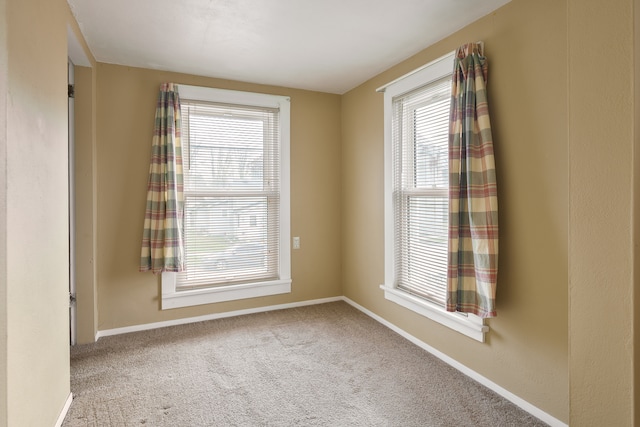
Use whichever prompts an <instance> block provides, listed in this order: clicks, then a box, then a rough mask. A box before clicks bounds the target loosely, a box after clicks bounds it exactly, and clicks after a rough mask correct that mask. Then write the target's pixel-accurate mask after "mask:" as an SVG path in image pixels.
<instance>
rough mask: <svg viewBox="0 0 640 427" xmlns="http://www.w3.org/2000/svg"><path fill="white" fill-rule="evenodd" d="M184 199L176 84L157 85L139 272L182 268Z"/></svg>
mask: <svg viewBox="0 0 640 427" xmlns="http://www.w3.org/2000/svg"><path fill="white" fill-rule="evenodd" d="M183 209H184V200H183V181H182V144H181V141H180V97H179V96H178V86H177V85H175V84H173V83H163V84H162V85H161V86H160V93H159V95H158V103H157V106H156V119H155V127H154V131H153V140H152V144H151V165H150V166H149V181H148V184H147V208H146V212H145V215H144V230H143V234H142V251H141V254H140V271H152V272H153V273H161V272H164V271H174V272H179V271H182V270H183V269H184V243H183V233H182V218H183Z"/></svg>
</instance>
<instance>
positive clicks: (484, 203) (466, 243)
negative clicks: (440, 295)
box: [447, 43, 498, 317]
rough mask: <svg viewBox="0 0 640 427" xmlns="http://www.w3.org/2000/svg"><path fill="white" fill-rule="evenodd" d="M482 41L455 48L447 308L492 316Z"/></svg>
mask: <svg viewBox="0 0 640 427" xmlns="http://www.w3.org/2000/svg"><path fill="white" fill-rule="evenodd" d="M482 50H483V49H482V46H481V43H469V44H465V45H463V46H461V47H460V48H458V50H457V52H456V57H455V59H454V72H453V82H452V89H451V96H452V98H451V112H450V124H449V215H450V218H449V268H448V274H447V276H448V278H447V311H457V312H463V313H473V314H476V315H478V316H480V317H494V316H496V309H495V296H496V279H497V276H498V198H497V186H496V171H495V162H494V157H493V141H492V137H491V125H490V123H489V108H488V104H487V91H486V83H487V62H486V58H485V57H484V56H483V52H482Z"/></svg>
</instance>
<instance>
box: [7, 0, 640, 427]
mask: <svg viewBox="0 0 640 427" xmlns="http://www.w3.org/2000/svg"><path fill="white" fill-rule="evenodd" d="M1 1H3V0H0V2H1ZM9 1H10V2H11V1H12V0H9ZM13 1H15V0H13ZM600 3H601V2H598V1H597V0H587V2H584V1H578V0H562V1H557V0H542V1H532V0H513V1H512V2H511V3H509V4H508V5H507V6H505V7H503V8H501V9H500V10H498V11H496V12H495V13H492V14H490V15H488V16H487V17H485V18H482V19H480V20H479V21H477V22H475V23H473V24H471V25H469V26H467V27H465V28H464V29H462V30H460V31H458V32H456V33H455V34H453V35H452V36H450V37H447V38H446V39H444V40H442V41H440V42H439V43H437V44H435V45H433V46H431V47H429V48H428V49H425V50H424V51H422V52H420V53H419V54H417V55H416V56H414V57H412V58H409V59H408V60H406V61H404V62H402V63H400V64H398V65H397V66H395V67H393V68H391V69H390V70H388V71H386V72H384V73H382V74H380V75H378V76H376V77H375V78H373V79H372V80H370V81H368V82H366V83H364V84H362V85H361V86H359V87H358V88H355V89H354V90H352V91H350V92H348V93H347V94H345V95H344V96H342V97H339V96H335V95H327V94H320V93H313V92H305V91H299V90H293V89H285V88H274V87H265V86H259V85H253V84H244V83H238V82H230V81H223V80H216V79H207V78H201V77H195V76H187V75H182V74H173V73H165V72H160V71H152V70H143V69H135V68H127V67H121V66H114V65H105V64H99V65H98V66H97V69H95V70H93V71H91V72H90V73H91V76H89V75H84V76H82V72H81V79H82V78H84V79H85V80H84V81H85V83H84V84H85V85H95V90H92V92H91V93H92V95H91V96H92V100H90V101H87V102H89V103H91V102H93V105H94V106H95V113H94V115H93V117H95V119H94V120H95V122H94V123H93V125H96V128H95V134H94V135H95V139H94V140H93V141H95V144H96V147H95V150H94V151H92V150H93V149H92V148H91V149H89V150H88V152H89V153H90V154H88V155H85V158H94V159H95V168H94V170H93V174H94V175H93V176H95V177H96V179H97V183H96V186H95V187H94V188H95V191H94V194H93V197H95V198H96V200H95V205H92V204H91V203H93V202H88V205H87V204H85V205H84V206H85V207H86V206H88V207H87V212H85V214H86V215H89V216H91V215H96V216H95V220H92V221H94V222H93V224H94V229H95V230H96V231H95V232H96V233H97V234H95V235H94V237H93V243H86V242H85V243H86V247H88V248H91V244H93V245H95V251H96V258H95V264H94V267H93V268H94V271H93V274H95V281H96V283H97V308H96V306H94V307H93V308H92V310H88V311H87V312H86V313H85V314H84V315H83V316H93V317H92V318H95V316H96V315H97V316H98V322H97V325H96V324H95V321H94V323H93V325H92V327H91V328H88V329H87V330H88V331H89V332H88V335H87V337H89V338H88V339H90V337H91V334H92V333H94V332H95V330H96V329H99V330H105V329H111V328H117V327H122V326H129V325H137V324H144V323H149V322H156V321H162V320H169V319H175V318H181V317H190V316H198V315H203V314H209V313H217V312H224V311H230V310H237V309H244V308H251V307H256V306H264V305H271V304H279V303H286V302H292V301H303V300H309V299H315V298H323V297H328V296H335V295H342V294H344V295H346V296H347V297H349V298H351V299H353V300H355V301H356V302H358V303H360V304H362V305H363V306H365V307H366V308H368V309H370V310H372V311H373V312H375V313H376V314H378V315H380V316H382V317H384V318H385V319H387V320H389V321H391V322H392V323H395V324H396V325H398V326H400V327H401V328H403V329H405V330H406V331H408V332H409V333H411V334H413V335H415V336H416V337H418V338H420V339H421V340H423V341H425V342H427V343H428V344H430V345H432V346H433V347H435V348H437V349H438V350H440V351H442V352H444V353H445V354H447V355H449V356H451V357H453V358H454V359H456V360H458V361H459V362H461V363H463V364H465V365H466V366H468V367H470V368H471V369H473V370H475V371H477V372H478V373H480V374H481V375H484V376H485V377H487V378H488V379H490V380H491V381H494V382H495V383H497V384H498V385H500V386H501V387H504V388H505V389H507V390H509V391H510V392H512V393H514V394H515V395H517V396H519V397H521V398H523V399H525V400H527V401H528V402H530V403H532V404H533V405H535V406H537V407H539V408H540V409H542V410H543V411H545V412H547V413H549V414H550V415H552V416H554V417H556V418H558V419H560V420H562V421H564V422H570V423H571V425H580V426H582V425H621V426H622V425H625V426H626V425H632V424H633V422H632V417H633V375H634V373H635V374H636V375H637V372H634V365H633V358H632V356H633V353H632V350H633V346H634V344H635V343H634V340H633V337H634V330H633V327H632V325H633V322H634V320H636V321H637V318H636V319H634V316H633V312H634V307H635V305H634V294H633V286H632V285H633V268H632V265H633V260H634V256H633V255H634V249H633V241H632V240H631V236H632V234H631V231H632V227H633V225H634V218H635V217H634V216H633V215H632V212H633V210H632V209H633V206H632V205H631V202H630V201H631V200H632V194H633V192H634V191H635V190H637V188H638V187H637V186H634V185H633V180H634V179H635V180H637V176H636V175H634V172H635V170H636V169H635V168H634V164H633V163H632V159H633V158H634V154H635V152H634V150H633V148H634V144H633V138H634V136H635V135H634V132H633V130H634V128H633V123H634V117H633V114H632V113H633V107H634V104H633V99H632V98H631V97H632V92H630V91H629V88H630V87H632V86H633V72H634V70H633V58H634V56H633V55H634V54H635V51H634V44H633V29H632V23H633V22H632V19H633V13H632V12H633V11H632V9H631V5H632V4H633V3H637V0H616V1H614V2H607V4H606V7H605V6H603V5H601V4H600ZM0 5H1V3H0ZM0 40H1V38H0ZM474 40H484V41H485V43H486V48H487V55H488V57H489V66H490V71H489V95H490V103H491V114H492V122H493V131H494V140H495V148H496V160H497V164H498V168H499V173H498V180H499V181H498V185H499V195H500V225H501V257H500V277H499V288H498V317H497V318H496V319H492V320H491V321H489V324H490V326H491V332H490V334H489V336H488V341H487V343H485V344H480V343H477V342H475V341H472V340H470V339H468V338H466V337H464V336H462V335H460V334H457V333H454V332H451V331H450V330H448V329H446V328H444V327H442V326H440V325H437V324H434V323H432V322H430V321H429V320H427V319H424V318H422V317H420V316H417V315H414V314H412V313H409V312H407V311H406V310H405V309H403V308H401V307H399V306H397V305H395V304H393V303H390V302H387V301H386V300H384V297H383V294H382V291H381V290H380V289H379V288H378V285H379V284H380V283H382V280H383V273H384V272H383V243H384V242H383V217H382V203H383V193H382V185H383V175H382V165H383V158H382V144H383V141H382V111H383V107H382V95H381V94H378V93H376V92H375V89H376V88H377V87H379V86H381V85H383V84H385V83H387V82H389V81H391V80H393V79H395V78H397V77H399V76H401V75H402V74H404V73H406V72H409V71H411V70H413V69H415V68H416V67H418V66H421V65H423V64H425V63H427V62H429V61H430V60H432V59H435V58H437V57H439V56H441V55H443V54H445V53H447V52H449V51H451V50H453V49H454V48H455V47H457V46H458V45H459V44H461V43H463V42H466V41H474ZM636 46H637V44H636ZM636 49H637V47H636ZM594 51H597V52H598V55H597V56H595V59H594V60H593V61H592V62H589V63H588V66H586V67H585V66H584V65H585V64H586V63H587V60H586V59H585V58H592V56H593V52H594ZM621 58H623V60H621ZM612 64H615V76H616V78H615V79H614V80H615V82H614V84H611V81H612V79H611V76H612V75H613V74H612V73H613V67H614V66H613V65H612ZM1 65H2V62H1V61H0V66H1ZM87 72H88V73H89V71H87ZM162 81H174V82H178V83H186V84H196V85H204V86H212V87H221V88H228V89H239V90H251V91H258V92H266V93H274V94H279V95H287V96H291V97H292V160H293V161H292V235H293V236H296V235H299V236H301V237H302V249H301V250H300V251H293V253H292V256H293V260H292V261H293V279H294V284H293V289H294V291H293V293H292V294H291V295H285V296H275V297H268V298H260V299H254V300H245V301H239V302H230V303H223V304H215V305H207V306H200V307H194V308H187V309H176V310H169V311H164V312H163V311H160V310H159V301H158V290H159V282H158V280H157V278H156V277H154V276H152V275H150V274H147V273H138V272H137V260H138V257H139V245H140V235H141V227H142V216H143V211H144V197H145V188H146V174H147V169H148V161H149V159H148V156H149V150H150V141H151V132H152V121H153V113H154V104H155V97H156V94H157V88H158V85H159V84H160V82H162ZM89 82H90V83H89ZM594 82H606V83H603V84H594ZM1 83H2V82H1V81H0V89H1ZM594 88H596V89H597V90H596V91H593V89H594ZM0 95H2V91H1V90H0ZM596 96H597V97H599V99H602V100H604V102H600V101H599V102H595V101H594V98H595V97H596ZM85 101H86V100H85ZM1 111H2V110H1V107H0V113H1ZM0 120H1V119H0ZM1 123H2V122H1V121H0V124H1ZM145 123H146V124H145ZM83 132H86V133H87V132H88V134H91V132H92V131H91V129H89V130H87V129H84V131H83ZM1 138H2V134H0V142H1ZM87 140H88V141H89V144H92V143H93V142H91V141H92V137H91V136H89V137H88V139H87ZM1 155H2V153H1V152H0V156H1ZM87 156H88V157H87ZM592 171H596V172H597V173H596V174H592V173H591V172H592ZM90 175H91V173H89V174H88V175H87V176H90ZM0 206H1V205H0ZM92 206H95V207H96V208H97V209H94V208H93V207H92ZM0 212H1V210H0ZM89 222H91V221H89ZM0 236H2V234H1V230H0ZM88 241H91V239H88ZM88 271H89V273H88V274H89V276H90V275H91V274H92V273H91V268H88ZM92 298H93V300H91V301H93V302H94V303H95V298H96V296H95V295H93V296H92ZM605 310H606V313H605ZM87 313H88V314H87ZM96 313H97V314H96ZM0 314H2V309H1V308H0ZM1 326H2V320H0V327H1ZM635 333H636V335H637V334H639V333H638V332H637V330H636V331H635ZM636 358H637V357H636ZM0 362H2V359H1V358H0ZM9 363H10V362H9ZM1 379H2V377H1V374H0V380H1ZM0 393H1V392H0ZM0 396H2V394H0ZM603 402H606V403H605V404H603ZM0 409H1V407H0ZM0 413H1V412H0ZM636 415H637V414H636ZM0 425H1V424H0Z"/></svg>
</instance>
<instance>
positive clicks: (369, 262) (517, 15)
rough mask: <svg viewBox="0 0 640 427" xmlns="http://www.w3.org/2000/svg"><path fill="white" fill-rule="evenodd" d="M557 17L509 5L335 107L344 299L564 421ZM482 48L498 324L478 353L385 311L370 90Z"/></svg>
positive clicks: (563, 153) (376, 125) (563, 81)
mask: <svg viewBox="0 0 640 427" xmlns="http://www.w3.org/2000/svg"><path fill="white" fill-rule="evenodd" d="M566 20H567V11H566V3H565V2H562V1H557V0H544V1H524V0H514V1H512V2H511V3H509V4H508V5H507V6H505V7H503V8H501V9H499V10H498V11H496V12H495V13H492V14H490V15H488V16H486V17H484V18H482V19H480V20H479V21H477V22H475V23H473V24H471V25H469V26H467V27H465V28H464V29H462V30H460V31H458V32H456V33H455V34H453V35H452V36H450V37H447V38H446V39H444V40H442V41H440V42H439V43H436V44H435V45H433V46H431V47H429V48H428V49H425V50H424V51H422V52H420V53H419V54H417V55H416V56H414V57H412V58H410V59H408V60H406V61H404V62H402V63H401V64H399V65H397V66H395V67H393V68H391V69H390V70H388V71H386V72H384V73H382V74H380V75H378V76H376V77H375V78H373V79H372V80H370V81H368V82H366V83H364V84H363V85H361V86H359V87H358V88H356V89H354V90H352V91H350V92H348V93H347V94H345V95H344V97H343V102H342V114H343V115H342V123H343V130H342V132H343V133H342V143H343V146H342V162H343V170H342V173H343V196H342V213H343V280H342V282H343V287H344V294H345V295H346V296H347V297H349V298H351V299H353V300H354V301H356V302H358V303H360V304H362V305H363V306H365V307H366V308H368V309H370V310H372V311H373V312H375V313H376V314H378V315H380V316H382V317H384V318H385V319H387V320H389V321H390V322H392V323H394V324H396V325H398V326H400V327H401V328H402V329H404V330H406V331H408V332H409V333H410V334H412V335H414V336H416V337H418V338H420V339H421V340H423V341H425V342H426V343H428V344H429V345H431V346H433V347H435V348H437V349H438V350H440V351H442V352H444V353H445V354H447V355H449V356H450V357H453V358H454V359H456V360H457V361H459V362H461V363H462V364H464V365H466V366H468V367H469V368H471V369H473V370H474V371H476V372H478V373H480V374H481V375H483V376H485V377H487V378H488V379H490V380H491V381H494V382H495V383H497V384H498V385H500V386H502V387H504V388H506V389H507V390H509V391H511V392H512V393H514V394H515V395H517V396H519V397H521V398H523V399H525V400H527V401H528V402H530V403H531V404H533V405H535V406H537V407H538V408H541V409H542V410H544V411H545V412H547V413H549V414H551V415H552V416H554V417H556V418H558V419H560V420H563V421H565V422H566V421H568V419H569V389H568V344H567V343H568V329H567V325H568V313H567V306H568V287H567V283H568V266H567V239H568V224H567V216H568V179H569V175H568V172H567V162H568V146H567V115H568V112H567V95H566V94H567V59H566V58H567V44H566V39H567V25H566ZM476 40H483V41H484V42H485V45H486V52H487V56H488V61H489V84H488V90H489V102H490V108H491V110H490V112H491V116H492V125H493V134H494V141H495V151H496V153H495V155H496V163H497V168H498V189H499V204H500V227H501V229H500V239H501V240H500V276H499V280H498V283H499V284H498V296H497V309H498V317H497V318H495V319H492V320H490V321H489V322H488V323H489V325H490V327H491V332H490V333H489V334H488V339H487V343H485V344H481V343H478V342H476V341H474V340H472V339H469V338H467V337H465V336H463V335H461V334H458V333H456V332H453V331H451V330H449V329H447V328H445V327H443V326H440V325H439V324H437V323H434V322H432V321H430V320H428V319H426V318H424V317H421V316H419V315H416V314H414V313H412V312H410V311H408V310H406V309H404V308H402V307H400V306H398V305H396V304H394V303H391V302H389V301H386V300H385V299H384V296H383V292H382V290H380V289H379V285H380V284H381V283H383V281H384V269H383V264H384V246H383V243H384V242H383V120H382V117H383V95H382V94H381V93H376V91H375V89H376V88H378V87H380V86H382V85H384V84H385V83H387V82H389V81H392V80H393V79H395V78H397V77H400V76H401V75H403V74H405V73H407V72H409V71H411V70H413V69H415V68H417V67H419V66H421V65H423V64H426V63H428V62H429V61H431V60H433V59H436V58H438V57H440V56H442V55H444V54H445V53H447V52H450V51H452V50H454V49H455V48H456V47H457V46H459V45H460V44H462V43H465V42H468V41H476Z"/></svg>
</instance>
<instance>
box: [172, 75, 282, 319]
mask: <svg viewBox="0 0 640 427" xmlns="http://www.w3.org/2000/svg"><path fill="white" fill-rule="evenodd" d="M178 91H179V93H180V97H181V98H184V99H189V100H194V101H206V102H219V103H227V104H236V105H245V106H255V107H268V108H278V109H279V110H280V114H279V120H280V123H279V126H280V162H281V165H280V242H279V256H280V260H279V261H280V262H279V266H280V271H279V278H278V279H277V280H270V281H257V282H254V283H242V284H234V285H228V286H219V285H218V286H215V287H210V288H206V287H205V288H198V289H187V290H178V289H177V288H176V273H169V272H167V273H162V278H161V281H162V286H161V288H162V298H161V300H162V303H161V308H162V310H167V309H172V308H178V307H189V306H193V305H201V304H212V303H217V302H224V301H234V300H238V299H244V298H256V297H263V296H268V295H278V294H285V293H290V292H291V247H290V245H289V239H290V234H291V232H290V229H291V226H290V223H291V213H290V205H291V202H290V197H291V196H290V170H289V169H290V153H289V147H290V133H291V130H290V129H291V124H290V115H291V99H290V98H289V97H286V96H278V95H269V94H262V93H253V92H241V91H234V90H226V89H215V88H207V87H200V86H188V85H179V87H178Z"/></svg>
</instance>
